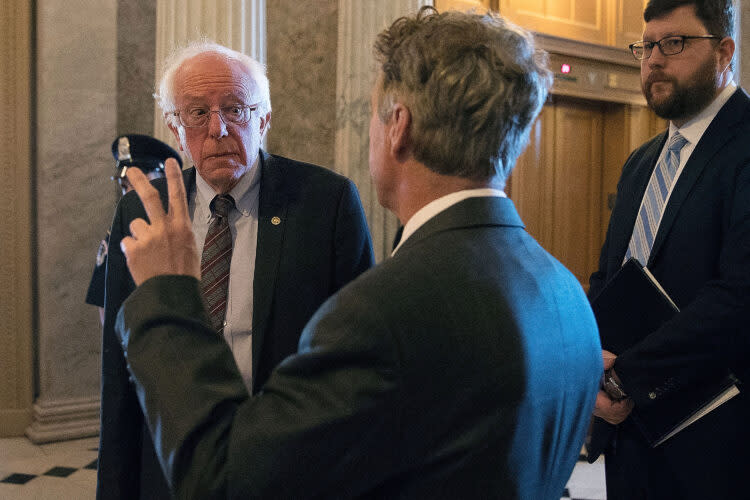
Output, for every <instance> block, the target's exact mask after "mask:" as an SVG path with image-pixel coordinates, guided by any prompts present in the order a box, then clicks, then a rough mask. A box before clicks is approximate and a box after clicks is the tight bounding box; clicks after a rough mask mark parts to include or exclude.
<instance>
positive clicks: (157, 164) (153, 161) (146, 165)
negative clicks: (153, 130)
mask: <svg viewBox="0 0 750 500" xmlns="http://www.w3.org/2000/svg"><path fill="white" fill-rule="evenodd" d="M112 156H114V157H115V162H116V164H115V168H116V169H117V170H116V172H115V176H114V177H113V179H122V178H124V177H125V172H126V171H127V170H128V167H132V166H135V167H138V168H140V169H141V170H142V171H143V173H148V172H151V171H153V170H162V171H163V170H164V162H165V161H167V158H174V159H175V160H177V163H179V164H180V168H182V158H180V155H179V153H177V151H175V150H174V149H172V148H171V147H170V146H168V145H167V144H164V143H163V142H161V141H160V140H158V139H154V138H153V137H151V136H148V135H142V134H127V135H121V136H120V137H118V138H117V139H115V141H114V142H113V143H112Z"/></svg>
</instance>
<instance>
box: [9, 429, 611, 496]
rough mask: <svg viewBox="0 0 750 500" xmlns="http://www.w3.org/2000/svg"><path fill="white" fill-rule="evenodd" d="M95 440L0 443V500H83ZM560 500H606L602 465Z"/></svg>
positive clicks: (581, 467)
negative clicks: (43, 443) (37, 443)
mask: <svg viewBox="0 0 750 500" xmlns="http://www.w3.org/2000/svg"><path fill="white" fill-rule="evenodd" d="M98 443H99V438H88V439H79V440H77V441H64V442H60V443H51V444H45V445H34V444H31V443H30V442H29V441H28V440H27V439H25V438H14V439H0V499H3V500H16V499H18V500H32V499H33V500H62V499H65V500H87V499H93V498H94V497H95V493H96V447H97V445H98ZM566 490H567V491H566V496H564V497H563V499H576V500H605V499H606V495H605V492H604V463H603V462H601V459H600V460H599V461H598V462H596V463H594V464H591V465H589V464H587V463H586V462H579V463H578V464H577V465H576V467H575V469H574V470H573V475H572V476H571V478H570V481H569V482H568V487H567V489H566Z"/></svg>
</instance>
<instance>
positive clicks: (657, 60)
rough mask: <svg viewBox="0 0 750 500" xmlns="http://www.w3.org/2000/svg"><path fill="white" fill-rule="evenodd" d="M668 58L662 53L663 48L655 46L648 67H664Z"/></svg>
mask: <svg viewBox="0 0 750 500" xmlns="http://www.w3.org/2000/svg"><path fill="white" fill-rule="evenodd" d="M666 58H667V56H665V55H664V53H663V52H662V51H661V47H659V46H658V45H654V48H653V49H652V50H651V56H650V57H649V58H648V60H647V61H648V65H649V66H664V62H665V61H666Z"/></svg>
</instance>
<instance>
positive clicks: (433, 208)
mask: <svg viewBox="0 0 750 500" xmlns="http://www.w3.org/2000/svg"><path fill="white" fill-rule="evenodd" d="M483 196H496V197H500V198H505V197H506V196H505V192H504V191H502V190H500V189H492V188H479V189H464V190H462V191H456V192H455V193H450V194H447V195H445V196H441V197H440V198H438V199H436V200H432V201H431V202H429V203H428V204H427V205H425V206H423V207H422V208H420V209H419V210H417V211H416V212H414V215H412V216H411V218H410V219H409V220H408V221H407V222H406V224H405V225H404V231H403V232H402V233H401V240H400V241H399V242H398V246H396V248H394V249H393V252H391V256H393V255H395V254H396V252H398V249H399V248H401V245H403V244H404V242H405V241H406V240H407V239H408V238H409V236H411V235H412V234H414V232H415V231H416V230H417V229H419V228H420V227H422V225H424V223H425V222H427V221H428V220H430V219H432V218H433V217H435V216H436V215H437V214H439V213H440V212H442V211H443V210H445V209H447V208H450V207H452V206H453V205H455V204H456V203H458V202H459V201H463V200H465V199H467V198H481V197H483Z"/></svg>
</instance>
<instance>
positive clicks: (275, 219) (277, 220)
mask: <svg viewBox="0 0 750 500" xmlns="http://www.w3.org/2000/svg"><path fill="white" fill-rule="evenodd" d="M271 224H273V225H274V226H278V225H279V224H281V218H279V217H271Z"/></svg>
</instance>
